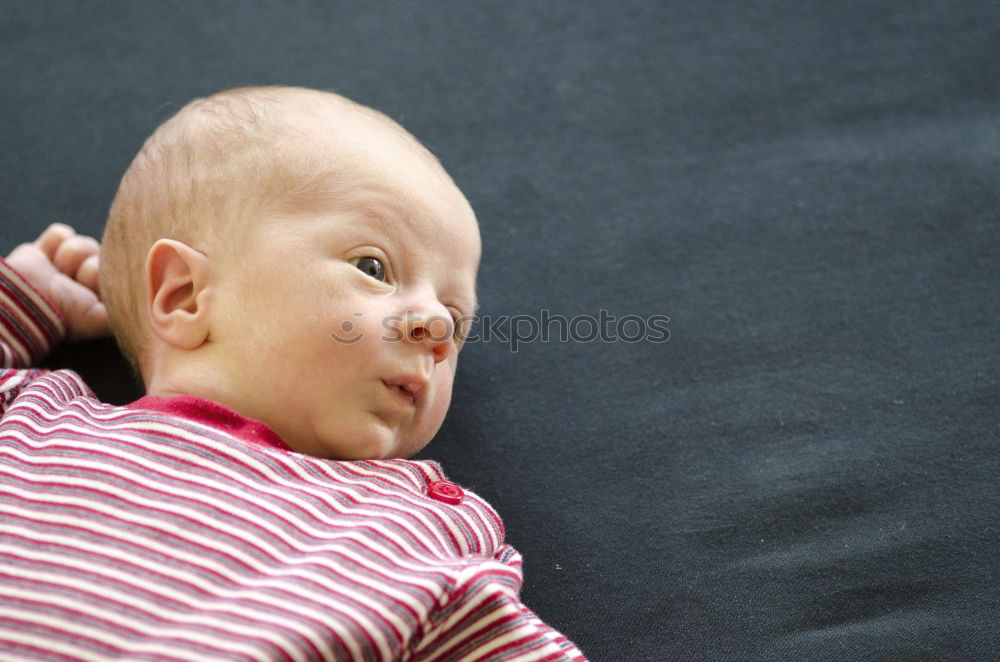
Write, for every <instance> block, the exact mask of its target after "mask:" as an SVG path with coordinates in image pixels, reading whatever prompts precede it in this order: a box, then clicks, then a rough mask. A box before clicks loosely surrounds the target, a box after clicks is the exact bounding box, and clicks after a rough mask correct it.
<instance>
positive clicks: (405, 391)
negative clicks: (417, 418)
mask: <svg viewBox="0 0 1000 662" xmlns="http://www.w3.org/2000/svg"><path fill="white" fill-rule="evenodd" d="M382 383H383V384H385V387H386V388H387V389H389V390H390V391H391V392H392V393H393V395H395V396H396V398H397V399H399V400H401V401H402V402H404V403H408V404H410V405H412V406H414V407H417V406H419V405H420V403H421V401H422V400H423V395H424V391H426V390H427V380H426V379H424V378H423V377H420V376H419V375H400V376H397V377H393V378H391V379H383V380H382Z"/></svg>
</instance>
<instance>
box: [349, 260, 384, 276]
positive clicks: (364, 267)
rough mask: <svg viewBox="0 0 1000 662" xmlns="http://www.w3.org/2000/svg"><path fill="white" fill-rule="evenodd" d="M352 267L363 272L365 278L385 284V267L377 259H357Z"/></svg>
mask: <svg viewBox="0 0 1000 662" xmlns="http://www.w3.org/2000/svg"><path fill="white" fill-rule="evenodd" d="M354 266H356V267H357V268H358V269H360V270H361V271H362V272H364V274H365V275H366V276H370V277H371V278H374V279H375V280H379V281H383V282H385V266H384V265H383V264H382V260H380V259H378V258H377V257H372V256H370V255H366V256H365V257H361V258H358V259H357V260H356V261H355V262H354Z"/></svg>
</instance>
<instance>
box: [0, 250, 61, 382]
mask: <svg viewBox="0 0 1000 662" xmlns="http://www.w3.org/2000/svg"><path fill="white" fill-rule="evenodd" d="M65 335H66V326H65V323H64V320H63V318H62V315H61V313H60V312H59V311H58V310H57V309H56V308H55V306H53V305H52V303H51V302H50V301H49V300H48V299H46V298H45V297H44V296H42V294H41V293H40V292H39V291H38V290H37V289H35V288H34V287H33V286H32V285H31V283H29V282H28V281H27V280H26V279H25V278H24V277H23V276H21V275H20V274H19V273H18V272H17V271H15V270H14V269H13V268H11V266H10V265H8V264H7V263H6V262H5V261H4V260H3V259H0V368H27V367H30V366H31V365H33V364H34V363H36V362H37V361H40V360H41V359H42V358H43V357H44V356H45V355H46V354H48V353H49V351H51V350H52V348H53V347H54V346H55V345H56V344H57V343H58V342H59V341H61V340H62V339H63V337H64V336H65Z"/></svg>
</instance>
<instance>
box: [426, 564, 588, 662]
mask: <svg viewBox="0 0 1000 662" xmlns="http://www.w3.org/2000/svg"><path fill="white" fill-rule="evenodd" d="M505 547H507V546H505ZM508 549H510V548H508ZM511 552H512V555H511V554H505V556H508V558H506V559H500V558H498V559H497V560H496V561H490V562H485V563H483V564H482V565H479V566H470V567H469V568H467V569H466V571H465V572H463V573H462V575H461V576H459V577H458V580H457V581H456V583H455V586H454V588H453V589H452V591H451V595H450V596H449V600H448V601H447V603H446V604H444V605H442V607H441V609H440V612H439V620H438V621H437V623H436V624H435V625H434V626H433V627H432V628H431V629H430V630H429V631H428V632H426V633H425V634H424V636H423V637H421V640H420V641H419V642H417V643H416V644H415V646H414V649H413V650H412V651H410V657H409V658H408V659H411V660H414V661H416V660H419V661H420V662H454V661H457V660H461V661H462V662H502V661H510V662H513V661H514V660H538V661H539V662H586V661H587V658H586V657H585V656H584V655H583V653H581V652H580V650H579V649H578V648H577V647H576V646H575V645H574V644H573V643H572V642H571V641H569V640H568V639H567V638H566V637H565V636H563V635H562V634H561V633H559V632H558V631H556V630H554V629H552V628H551V627H549V626H548V625H546V624H545V623H544V622H543V621H542V620H541V619H540V618H538V616H537V615H536V614H535V613H534V612H532V611H531V610H530V609H528V608H527V607H526V606H525V605H524V604H522V603H521V601H520V600H519V599H518V597H517V593H518V590H519V588H520V585H521V571H520V556H519V555H517V553H516V552H513V550H512V549H511Z"/></svg>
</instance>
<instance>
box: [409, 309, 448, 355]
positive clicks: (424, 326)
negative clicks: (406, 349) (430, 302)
mask: <svg viewBox="0 0 1000 662" xmlns="http://www.w3.org/2000/svg"><path fill="white" fill-rule="evenodd" d="M406 336H407V338H409V339H410V340H411V341H412V342H415V343H421V344H426V345H427V346H428V348H429V349H430V350H431V351H432V352H433V353H434V361H435V362H438V363H439V362H441V361H444V360H445V359H446V358H448V355H449V354H450V353H451V348H452V340H453V339H454V337H455V322H454V320H452V319H451V316H450V315H438V314H426V313H424V314H420V313H417V312H415V311H412V310H411V311H408V312H407V314H406Z"/></svg>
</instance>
